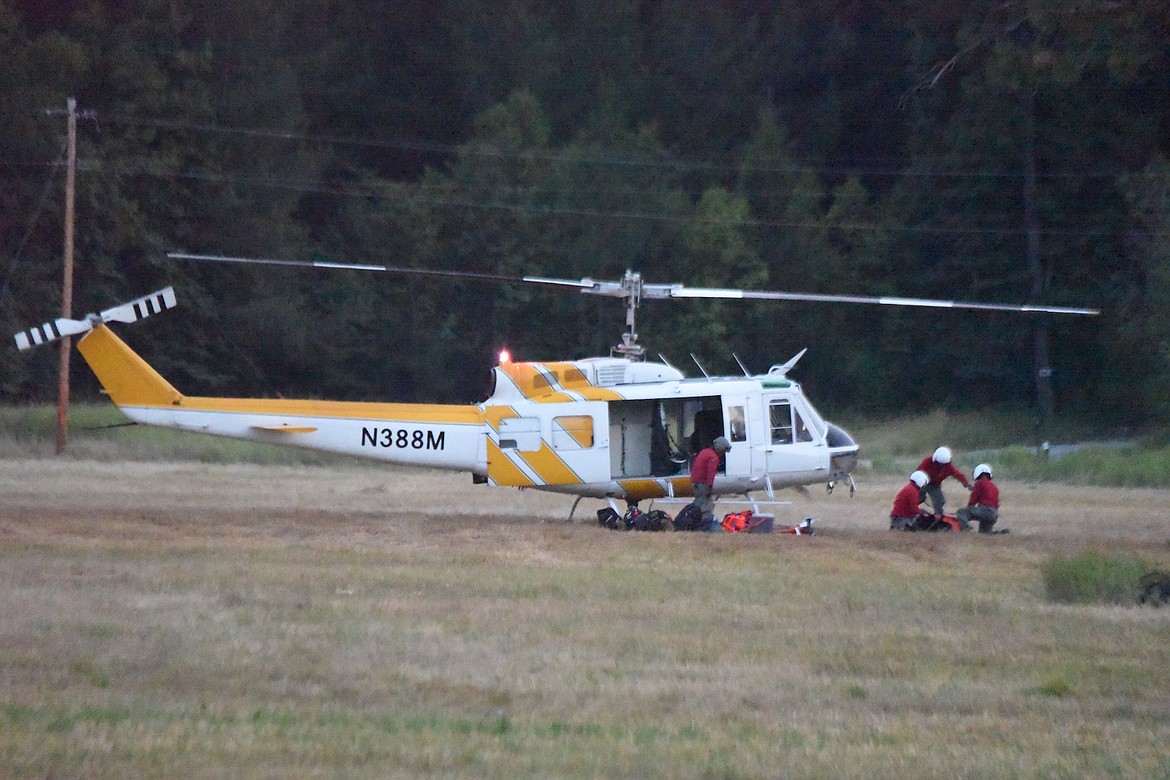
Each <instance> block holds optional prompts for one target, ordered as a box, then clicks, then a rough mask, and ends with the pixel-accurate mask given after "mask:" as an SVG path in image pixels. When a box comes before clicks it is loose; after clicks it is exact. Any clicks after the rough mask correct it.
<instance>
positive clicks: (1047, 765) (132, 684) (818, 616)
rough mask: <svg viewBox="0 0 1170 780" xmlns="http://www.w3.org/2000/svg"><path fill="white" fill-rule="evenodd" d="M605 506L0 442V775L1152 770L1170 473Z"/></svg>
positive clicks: (1164, 656)
mask: <svg viewBox="0 0 1170 780" xmlns="http://www.w3.org/2000/svg"><path fill="white" fill-rule="evenodd" d="M900 484H901V478H900V477H886V476H881V475H874V474H867V475H865V476H864V478H863V479H862V482H861V485H860V489H859V492H858V494H857V495H856V496H855V497H853V498H850V497H849V496H848V495H847V493H845V492H843V491H841V490H838V491H837V492H836V493H834V494H833V495H832V496H826V495H825V494H824V493H823V491H814V492H812V493H810V495H809V497H801V496H796V495H794V496H793V497H792V499H793V504H791V505H790V506H788V507H785V508H782V509H781V510H780V511H779V512H778V518H777V519H778V522H791V521H794V520H796V519H800V518H803V517H805V516H809V515H813V516H816V517H817V518H818V519H819V521H820V522H819V523H818V528H819V531H818V534H817V535H816V536H812V537H794V536H789V535H781V534H773V535H768V536H755V535H747V536H731V535H726V536H723V535H721V536H709V535H693V534H639V533H621V532H613V531H605V530H602V529H599V528H597V527H596V525H595V524H594V523H593V522H591V521H590V519H589V517H587V516H585V515H586V514H588V513H590V512H591V511H592V510H593V509H596V508H597V507H596V506H590V507H585V506H583V507H582V512H583V514H582V516H580V517H579V518H578V522H576V523H572V524H566V523H564V522H563V518H564V516H565V514H566V513H567V509H568V505H569V503H570V502H569V501H568V500H566V499H565V498H563V497H558V496H550V495H544V494H539V493H535V492H531V491H529V492H518V491H513V490H505V489H491V488H486V487H484V486H473V485H471V484H470V479H468V478H466V477H460V476H452V475H447V474H441V473H436V472H425V471H423V472H420V471H400V470H394V469H377V468H369V467H364V466H349V465H338V464H329V465H324V466H322V465H316V466H301V465H282V464H269V465H257V464H250V463H243V464H240V463H232V464H216V463H211V464H209V463H201V462H197V461H186V462H166V461H161V460H155V461H153V462H143V461H126V460H120V459H110V458H105V459H101V460H96V459H87V458H81V457H74V458H71V459H57V458H42V457H37V456H36V455H29V454H26V455H24V456H22V457H18V456H10V457H3V458H0V616H2V617H0V775H2V776H5V777H44V776H89V777H122V776H194V777H221V776H228V775H230V776H234V777H273V776H281V777H284V776H310V775H324V776H347V777H388V776H389V777H408V776H441V777H484V776H490V777H631V776H639V777H641V776H645V777H670V778H685V777H729V778H739V777H742V778H750V777H780V776H786V777H834V778H836V777H841V778H872V777H906V778H917V777H943V776H945V777H973V778H974V777H986V778H990V777H995V778H1012V777H1021V778H1024V777H1027V778H1032V777H1170V758H1168V757H1167V756H1168V754H1167V751H1166V745H1167V744H1168V743H1170V663H1168V662H1170V610H1167V609H1161V610H1153V609H1142V608H1138V607H1136V606H1128V605H1102V604H1089V605H1065V604H1058V603H1054V602H1051V601H1050V600H1049V599H1048V598H1047V596H1046V593H1045V587H1044V582H1043V577H1042V571H1043V569H1044V567H1045V566H1046V564H1047V563H1048V562H1049V561H1050V560H1051V559H1052V558H1053V556H1060V555H1076V554H1079V553H1082V552H1084V551H1100V552H1103V553H1108V554H1110V555H1116V554H1122V553H1124V554H1125V555H1126V556H1129V557H1131V558H1135V559H1140V560H1143V561H1146V562H1148V563H1149V565H1150V566H1160V567H1167V566H1168V565H1170V546H1168V534H1167V530H1166V526H1165V517H1164V513H1165V510H1166V507H1167V506H1168V505H1170V491H1164V490H1151V489H1132V490H1123V489H1101V488H1082V487H1076V486H1071V487H1070V486H1054V485H1045V484H1037V483H1028V482H1019V481H1013V480H1004V481H1003V482H1002V483H1001V488H1002V490H1003V495H1004V500H1005V509H1004V521H1003V524H1004V525H1007V526H1010V527H1011V528H1012V533H1011V534H1010V535H1007V536H1000V537H990V538H989V537H980V536H978V535H970V534H969V535H963V536H958V537H955V536H943V535H928V534H893V533H891V532H889V531H887V530H885V526H886V524H887V523H886V520H885V516H886V514H887V513H888V511H889V502H890V500H891V499H892V496H893V493H894V492H895V491H896V489H897V488H898V487H899V486H900Z"/></svg>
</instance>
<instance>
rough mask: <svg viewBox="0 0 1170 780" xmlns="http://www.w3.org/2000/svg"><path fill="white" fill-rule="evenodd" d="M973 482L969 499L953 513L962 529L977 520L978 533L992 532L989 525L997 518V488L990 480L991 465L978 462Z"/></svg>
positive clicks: (965, 528) (993, 523)
mask: <svg viewBox="0 0 1170 780" xmlns="http://www.w3.org/2000/svg"><path fill="white" fill-rule="evenodd" d="M974 473H975V484H974V485H972V486H971V500H970V501H968V502H967V506H965V507H963V508H962V509H960V510H959V511H958V512H956V513H955V516H956V517H957V518H958V520H959V523H960V524H961V525H962V527H963V530H964V531H966V530H967V529H968V528H970V527H971V521H972V520H978V521H979V533H981V534H989V533H992V530H991V527H992V526H993V525H995V523H996V521H997V520H999V488H998V487H997V486H996V484H995V483H994V482H992V481H991V466H989V465H987V464H986V463H980V464H979V465H978V466H976V467H975V472H974Z"/></svg>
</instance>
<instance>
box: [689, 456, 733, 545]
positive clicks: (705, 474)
mask: <svg viewBox="0 0 1170 780" xmlns="http://www.w3.org/2000/svg"><path fill="white" fill-rule="evenodd" d="M728 452H731V442H729V441H728V440H727V437H726V436H719V437H718V438H716V439H715V441H713V442H711V446H710V447H707V448H705V449H703V450H702V451H701V452H699V454H698V455H696V456H695V462H694V463H692V464H691V489H692V491H693V492H694V496H695V502H694V503H695V506H697V507H699V512H700V513H701V514H702V515H703V525H702V528H703V530H705V531H706V530H711V531H719V530H722V527H721V526H720V525H719V524H718V523H716V522H715V494H714V487H715V474H716V472H718V471H719V458H720V457H721V456H723V455H725V454H727V453H728Z"/></svg>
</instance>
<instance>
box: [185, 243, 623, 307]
mask: <svg viewBox="0 0 1170 780" xmlns="http://www.w3.org/2000/svg"><path fill="white" fill-rule="evenodd" d="M167 257H169V258H171V259H172V260H199V261H203V262H210V263H236V264H239V265H276V266H289V267H292V268H324V269H327V270H331V271H378V272H382V273H392V274H411V275H413V276H437V277H441V278H448V279H465V280H468V281H472V282H509V283H513V284H539V285H544V286H546V287H571V288H573V289H576V290H580V291H581V292H587V293H594V294H598V295H616V296H617V297H621V296H622V295H623V293H622V291H621V285H620V284H617V283H607V282H595V281H593V280H592V279H581V280H579V281H574V280H572V279H550V278H546V277H543V276H506V275H504V274H488V273H481V272H479V271H444V270H441V269H433V268H408V267H406V266H401V265H376V264H370V263H335V262H332V261H328V260H282V259H276V258H270V257H230V256H226V255H192V254H187V253H184V252H167ZM611 288H615V289H616V290H617V292H616V293H615V292H611V291H610V289H611Z"/></svg>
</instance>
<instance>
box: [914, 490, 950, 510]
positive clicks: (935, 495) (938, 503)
mask: <svg viewBox="0 0 1170 780" xmlns="http://www.w3.org/2000/svg"><path fill="white" fill-rule="evenodd" d="M918 498H919V503H921V502H923V501H925V500H926V499H927V498H929V499H930V506H931V507H932V508H933V509H934V513H935V514H936V515H941V514H943V504H945V503H946V502H947V499H946V496H944V495H943V492H942V485H936V484H934V483H931V482H928V483H926V487H924V488H922V492H921V493H919V496H918Z"/></svg>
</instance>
